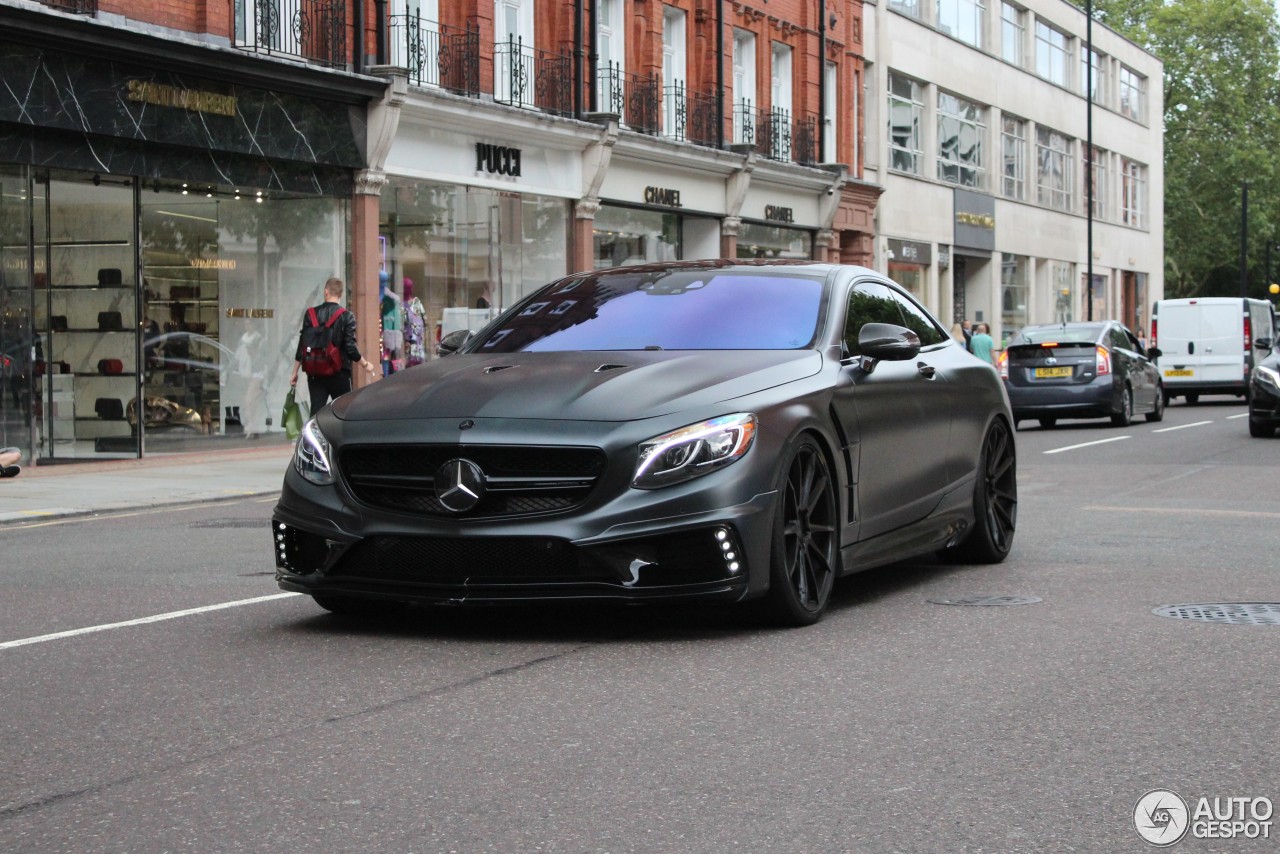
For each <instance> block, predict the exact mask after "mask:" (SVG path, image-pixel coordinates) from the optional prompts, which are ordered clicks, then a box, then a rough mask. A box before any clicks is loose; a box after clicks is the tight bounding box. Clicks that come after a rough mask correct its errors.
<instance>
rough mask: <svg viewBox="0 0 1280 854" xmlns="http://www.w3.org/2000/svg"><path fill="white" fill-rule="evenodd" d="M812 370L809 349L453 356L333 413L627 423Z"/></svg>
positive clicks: (339, 404)
mask: <svg viewBox="0 0 1280 854" xmlns="http://www.w3.org/2000/svg"><path fill="white" fill-rule="evenodd" d="M821 366H822V357H821V356H819V355H818V354H817V353H816V352H814V351H812V350H770V351H761V350H745V351H744V350H720V351H696V352H693V351H660V352H650V351H626V352H571V353H510V354H505V355H489V356H482V355H454V356H449V357H448V358H444V359H437V360H435V361H432V362H430V363H429V364H426V365H421V366H418V367H415V368H411V369H409V370H407V371H403V372H401V373H398V374H395V375H393V376H391V377H388V378H386V379H384V380H381V381H379V382H376V383H374V384H373V385H371V386H368V387H366V388H363V389H361V390H360V391H357V392H355V393H352V394H347V395H343V396H342V397H340V398H338V400H337V401H336V402H335V403H334V406H333V411H334V414H335V415H337V416H338V417H339V418H341V419H344V420H347V421H376V420H382V419H391V418H536V419H548V420H562V421H630V420H634V419H639V418H653V417H657V416H660V415H666V414H668V413H672V412H678V411H681V410H684V409H688V408H691V407H695V406H699V405H706V404H711V403H716V402H718V401H722V400H729V399H732V398H735V397H741V396H742V395H746V394H752V393H754V392H758V391H762V390H764V389H767V388H772V387H774V386H778V385H782V384H784V383H789V382H795V381H796V380H800V379H803V378H805V377H809V376H812V375H814V374H815V373H817V372H818V370H819V369H820V368H821Z"/></svg>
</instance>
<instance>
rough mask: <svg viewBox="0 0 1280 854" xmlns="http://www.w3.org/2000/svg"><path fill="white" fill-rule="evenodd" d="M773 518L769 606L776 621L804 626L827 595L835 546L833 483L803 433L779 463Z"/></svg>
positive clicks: (833, 569) (819, 610)
mask: <svg viewBox="0 0 1280 854" xmlns="http://www.w3.org/2000/svg"><path fill="white" fill-rule="evenodd" d="M780 474H781V475H782V480H781V483H780V484H779V486H778V499H777V501H778V503H777V509H776V511H775V512H774V520H773V555H772V560H771V561H770V567H769V598H768V600H767V602H768V609H769V611H770V613H771V616H773V617H774V618H775V619H776V620H777V621H778V622H780V623H782V624H784V625H788V626H807V625H811V624H813V623H816V622H817V621H818V620H820V619H822V614H823V612H824V611H826V609H827V603H828V602H829V601H830V599H831V587H832V585H833V584H834V583H835V577H836V569H837V563H836V561H837V560H839V556H840V550H839V548H838V546H837V540H838V533H837V531H836V526H837V521H838V511H837V502H836V489H835V484H834V483H833V482H832V479H831V472H830V469H829V468H828V466H827V460H826V457H825V456H823V453H822V449H821V448H820V447H818V443H817V442H815V441H814V440H813V439H812V438H810V437H808V436H806V437H804V438H802V439H800V441H799V442H798V443H797V445H796V447H795V449H794V450H793V451H792V452H791V456H790V458H789V459H788V460H787V463H786V464H785V465H784V466H783V467H782V469H781V472H780Z"/></svg>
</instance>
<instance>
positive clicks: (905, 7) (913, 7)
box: [889, 0, 920, 20]
mask: <svg viewBox="0 0 1280 854" xmlns="http://www.w3.org/2000/svg"><path fill="white" fill-rule="evenodd" d="M889 8H890V9H892V10H893V11H895V12H901V13H902V14H904V15H907V16H908V17H912V18H916V19H917V20H919V18H920V0H889Z"/></svg>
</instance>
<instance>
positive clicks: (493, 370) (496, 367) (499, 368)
mask: <svg viewBox="0 0 1280 854" xmlns="http://www.w3.org/2000/svg"><path fill="white" fill-rule="evenodd" d="M514 367H516V366H515V365H490V366H489V367H487V368H485V369H484V372H485V373H486V374H496V373H497V372H498V371H505V370H506V369H507V368H514Z"/></svg>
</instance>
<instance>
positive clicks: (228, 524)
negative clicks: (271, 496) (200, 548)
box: [187, 519, 270, 531]
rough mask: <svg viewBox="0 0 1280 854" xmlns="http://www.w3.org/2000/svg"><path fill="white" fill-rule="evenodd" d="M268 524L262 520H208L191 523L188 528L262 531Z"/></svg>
mask: <svg viewBox="0 0 1280 854" xmlns="http://www.w3.org/2000/svg"><path fill="white" fill-rule="evenodd" d="M268 525H270V522H266V521H264V520H262V519H208V520H206V521H204V522H192V523H191V524H190V525H188V526H187V527H188V528H262V529H263V530H264V531H265V530H266V529H267V526H268Z"/></svg>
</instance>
